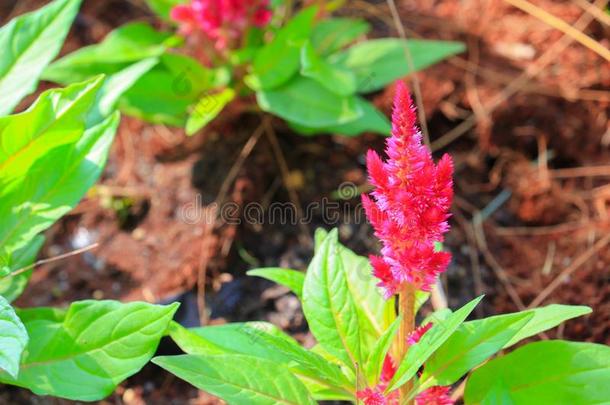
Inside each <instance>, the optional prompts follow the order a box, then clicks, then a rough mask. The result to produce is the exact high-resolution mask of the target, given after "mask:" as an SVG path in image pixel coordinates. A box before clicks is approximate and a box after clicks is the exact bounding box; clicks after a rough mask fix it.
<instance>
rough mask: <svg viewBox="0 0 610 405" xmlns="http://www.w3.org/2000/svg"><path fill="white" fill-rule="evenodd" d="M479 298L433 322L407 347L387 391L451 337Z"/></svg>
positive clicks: (394, 387)
mask: <svg viewBox="0 0 610 405" xmlns="http://www.w3.org/2000/svg"><path fill="white" fill-rule="evenodd" d="M481 299H483V296H480V297H477V298H475V299H474V300H472V301H470V302H469V303H468V304H466V305H464V306H463V307H462V308H460V309H459V310H457V311H455V312H454V313H451V314H450V315H448V316H447V318H445V319H444V320H440V319H439V320H438V321H436V322H434V325H433V326H432V328H431V329H430V330H429V331H428V332H426V333H425V334H424V336H423V337H422V338H421V339H420V341H419V342H417V343H416V344H414V345H413V346H411V347H410V348H409V350H408V351H407V355H406V356H405V358H404V359H402V361H401V362H400V365H399V366H398V370H396V374H395V375H394V378H392V381H390V384H389V386H388V389H387V392H391V391H393V390H395V389H396V388H398V387H400V386H402V385H403V384H404V383H406V382H407V381H409V380H410V379H411V378H412V377H413V376H414V375H415V373H417V370H419V368H420V367H421V366H422V365H423V364H424V362H425V361H426V360H428V358H429V357H430V356H431V355H432V354H433V353H434V352H435V351H436V350H437V349H438V348H439V347H440V346H441V345H442V344H443V343H445V342H446V341H447V339H449V338H450V337H451V335H452V334H453V332H455V331H456V329H457V328H458V327H459V326H460V325H461V324H462V322H464V320H465V319H466V318H467V317H468V315H470V313H471V312H472V310H473V309H474V308H475V307H476V306H477V304H478V303H479V302H480V301H481Z"/></svg>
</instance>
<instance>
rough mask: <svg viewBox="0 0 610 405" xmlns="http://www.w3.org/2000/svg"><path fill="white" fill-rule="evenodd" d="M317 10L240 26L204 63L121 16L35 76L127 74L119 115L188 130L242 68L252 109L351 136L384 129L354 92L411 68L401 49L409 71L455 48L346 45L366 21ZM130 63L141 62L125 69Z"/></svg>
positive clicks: (156, 1) (212, 108) (227, 95)
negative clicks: (230, 45)
mask: <svg viewBox="0 0 610 405" xmlns="http://www.w3.org/2000/svg"><path fill="white" fill-rule="evenodd" d="M179 3H182V1H181V0H148V4H149V6H150V7H151V8H152V9H153V10H154V11H155V12H156V13H157V14H158V15H159V16H160V17H161V18H164V19H167V18H168V15H169V11H170V10H171V8H172V7H174V6H175V5H176V4H179ZM316 13H317V7H308V8H305V9H303V10H301V11H300V12H299V13H297V14H296V15H295V16H294V17H293V18H291V19H290V20H288V21H287V22H286V23H285V24H284V25H283V26H281V27H279V28H277V29H276V30H273V29H272V30H271V31H273V35H265V32H264V31H263V30H261V29H251V30H249V31H248V35H247V36H246V38H245V41H244V44H243V48H241V49H239V50H236V51H233V52H231V53H230V55H228V56H225V57H220V58H218V57H216V58H215V57H211V60H207V59H210V55H207V56H206V57H205V58H203V59H206V63H207V64H208V66H210V64H211V66H213V68H212V69H210V68H206V67H204V66H203V65H202V64H201V63H200V62H199V61H197V60H195V59H191V58H188V57H186V56H181V55H179V54H177V53H175V52H171V48H176V47H179V46H180V45H182V41H181V40H180V39H179V38H178V37H176V36H173V35H171V34H167V33H162V32H158V31H156V30H154V29H153V28H152V27H151V26H149V25H147V24H145V23H132V24H127V25H124V26H122V27H119V28H118V29H117V30H115V31H113V32H112V33H110V34H109V35H108V36H107V37H106V38H105V39H104V41H102V42H101V43H100V44H97V45H91V46H88V47H85V48H82V49H80V50H78V51H76V52H74V53H72V54H70V55H67V56H65V57H64V58H62V59H60V60H59V61H57V62H55V63H54V64H53V65H52V66H50V67H49V68H48V69H47V70H46V71H45V73H44V76H43V77H44V78H45V79H47V80H51V81H55V82H58V83H62V84H69V83H73V82H75V81H80V80H85V79H87V78H90V77H93V76H95V75H99V74H106V75H119V73H122V74H124V75H129V76H130V77H129V79H125V80H122V79H121V77H122V76H117V77H116V81H121V82H122V83H123V87H124V88H122V89H121V92H124V93H125V94H124V95H123V96H122V97H121V99H120V101H119V107H120V109H121V110H122V111H123V112H124V113H126V114H129V115H133V116H135V117H138V118H140V119H143V120H146V121H149V122H152V123H159V124H167V125H172V126H178V127H184V128H185V130H186V132H187V134H188V135H193V134H195V133H196V132H198V131H199V130H200V129H202V128H204V127H205V126H206V125H207V124H208V123H209V122H210V121H212V120H213V119H214V118H215V117H216V116H217V115H218V114H220V113H221V111H222V110H223V109H224V107H225V106H226V105H227V104H228V103H229V102H231V101H232V100H233V98H234V97H236V96H238V95H239V96H243V95H247V93H248V91H247V89H242V86H241V84H240V83H235V82H233V81H232V80H231V79H241V76H240V75H239V74H238V75H236V76H235V77H233V78H232V77H231V73H229V72H230V71H232V70H234V71H235V72H236V73H237V72H244V71H247V72H248V74H247V75H246V76H245V77H244V78H243V81H244V83H245V84H247V85H248V86H249V88H250V89H251V90H253V91H255V92H256V101H257V103H258V105H259V107H260V108H261V109H262V110H263V111H267V112H269V113H272V114H274V115H277V116H279V117H281V118H283V119H285V120H286V121H287V122H288V124H289V125H290V126H291V127H293V128H294V129H295V130H296V131H297V132H299V133H301V134H304V135H314V134H319V133H336V134H341V135H347V136H355V135H359V134H361V133H362V132H367V131H371V132H376V133H379V134H384V135H387V134H389V133H390V123H389V122H388V120H387V118H386V117H385V116H384V115H383V114H381V113H380V112H379V111H378V110H377V109H376V108H375V107H374V106H373V105H372V104H371V103H369V102H368V101H366V100H365V99H364V98H361V97H358V96H356V95H355V93H356V92H358V93H366V92H370V91H373V90H377V89H379V88H381V87H383V86H384V85H386V84H387V83H389V82H391V81H393V80H396V79H398V78H400V77H402V76H405V75H406V74H408V73H411V69H409V68H408V66H409V64H408V63H407V57H406V56H407V54H406V52H405V50H406V49H409V50H411V53H412V55H411V57H412V59H413V62H414V63H413V65H414V69H415V70H419V69H422V68H424V67H427V66H429V65H431V64H433V63H436V62H438V61H440V60H442V59H443V58H445V57H447V56H450V55H452V54H455V53H457V52H460V51H461V50H463V46H462V44H459V43H453V42H442V41H415V40H414V41H408V42H405V41H402V40H398V39H383V40H373V41H364V42H361V43H357V44H355V45H353V46H351V47H349V46H350V45H352V44H353V43H354V42H355V41H356V40H358V39H359V38H360V37H362V36H363V35H364V34H366V33H367V32H368V31H369V29H370V27H369V25H368V24H367V23H366V22H365V21H362V20H358V19H350V18H328V19H324V20H322V21H316V18H315V17H316ZM267 34H270V33H269V32H268V33H267ZM269 38H271V39H270V40H269ZM265 41H267V42H265ZM346 47H348V48H347V49H345V48H346ZM144 61H148V62H146V63H144ZM155 61H156V63H155ZM138 62H140V63H144V65H139V68H135V67H134V69H133V70H129V68H130V67H132V65H134V64H137V63H138ZM235 81H237V80H235ZM237 89H239V91H238V90H237ZM202 111H203V112H202Z"/></svg>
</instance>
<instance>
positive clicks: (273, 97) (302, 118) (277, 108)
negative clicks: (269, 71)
mask: <svg viewBox="0 0 610 405" xmlns="http://www.w3.org/2000/svg"><path fill="white" fill-rule="evenodd" d="M256 99H257V101H258V104H259V105H260V107H261V108H262V109H263V110H265V111H267V112H270V113H273V114H275V115H278V116H280V117H281V118H284V119H285V120H288V121H291V122H294V123H297V124H300V125H304V126H308V127H327V126H331V125H339V124H345V123H348V122H351V121H354V120H356V119H358V118H359V117H360V116H362V114H363V111H362V109H361V107H360V105H359V104H358V102H357V98H356V97H355V96H348V97H343V96H339V95H337V94H335V93H333V92H331V91H330V90H328V89H326V88H325V87H323V86H322V85H321V84H319V83H318V82H316V81H315V80H313V79H310V78H306V77H303V76H297V77H295V78H293V79H292V80H290V81H289V82H287V83H285V84H284V85H282V86H281V87H278V88H275V89H272V90H261V91H259V92H257V93H256Z"/></svg>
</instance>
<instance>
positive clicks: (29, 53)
mask: <svg viewBox="0 0 610 405" xmlns="http://www.w3.org/2000/svg"><path fill="white" fill-rule="evenodd" d="M80 3H81V2H80V0H55V1H54V2H52V3H50V4H48V5H47V6H45V7H43V8H41V9H40V10H37V11H35V12H32V13H28V14H24V15H22V16H20V17H17V18H14V19H13V20H11V21H10V22H9V23H8V24H7V25H5V26H4V27H2V29H0V49H2V55H1V56H0V116H3V115H6V114H10V112H11V111H13V108H15V106H16V105H17V104H18V103H19V101H20V100H21V99H22V98H23V97H25V96H27V95H28V94H30V93H32V92H33V91H34V90H36V86H37V85H38V79H39V77H40V75H41V73H42V71H43V70H44V68H45V67H46V66H47V65H48V64H49V62H51V60H53V58H54V57H55V56H57V54H58V53H59V50H60V49H61V47H62V45H63V42H64V39H65V38H66V35H68V31H69V30H70V26H71V25H72V21H73V20H74V17H75V16H76V13H77V12H78V8H79V7H80Z"/></svg>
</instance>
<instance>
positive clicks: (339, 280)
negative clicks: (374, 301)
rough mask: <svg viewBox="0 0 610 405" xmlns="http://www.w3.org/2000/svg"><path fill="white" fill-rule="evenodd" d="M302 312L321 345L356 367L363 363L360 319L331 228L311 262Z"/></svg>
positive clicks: (352, 366)
mask: <svg viewBox="0 0 610 405" xmlns="http://www.w3.org/2000/svg"><path fill="white" fill-rule="evenodd" d="M303 312H304V314H305V317H306V318H307V322H308V324H309V328H310V330H311V332H312V333H313V335H314V336H315V338H316V339H317V340H318V342H319V343H320V345H321V346H322V347H323V348H324V349H326V350H327V351H328V352H329V353H331V354H332V355H333V356H335V357H336V358H338V359H339V360H341V361H342V362H343V363H344V364H345V365H347V366H348V367H350V368H351V369H352V370H355V369H356V367H357V365H362V364H363V361H362V356H361V348H360V342H361V341H360V330H359V329H360V328H359V324H360V323H359V319H358V312H357V308H356V305H355V303H354V299H353V297H352V295H351V293H350V290H349V287H348V282H347V276H346V270H345V268H344V266H343V261H342V258H341V256H340V255H339V246H338V241H337V231H336V230H333V231H331V232H330V233H329V234H328V236H327V237H326V239H325V240H324V242H323V243H322V245H321V246H320V247H319V249H318V251H317V252H316V253H315V255H314V257H313V260H312V261H311V263H310V265H309V268H308V269H307V273H306V275H305V284H304V286H303Z"/></svg>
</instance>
